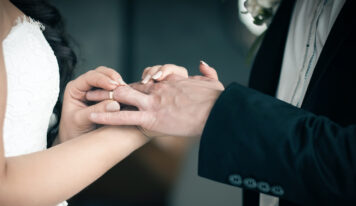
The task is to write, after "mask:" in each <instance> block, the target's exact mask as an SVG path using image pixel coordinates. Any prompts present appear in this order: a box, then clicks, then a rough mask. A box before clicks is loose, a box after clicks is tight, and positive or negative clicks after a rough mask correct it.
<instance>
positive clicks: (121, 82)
mask: <svg viewBox="0 0 356 206" xmlns="http://www.w3.org/2000/svg"><path fill="white" fill-rule="evenodd" d="M119 83H120V84H121V85H127V84H126V82H125V81H124V80H122V79H119Z"/></svg>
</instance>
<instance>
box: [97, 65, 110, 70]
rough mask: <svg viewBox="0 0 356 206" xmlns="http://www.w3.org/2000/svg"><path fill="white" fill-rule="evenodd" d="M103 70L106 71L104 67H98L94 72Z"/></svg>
mask: <svg viewBox="0 0 356 206" xmlns="http://www.w3.org/2000/svg"><path fill="white" fill-rule="evenodd" d="M105 69H108V68H107V67H106V66H98V67H97V68H96V69H95V70H96V71H102V70H105Z"/></svg>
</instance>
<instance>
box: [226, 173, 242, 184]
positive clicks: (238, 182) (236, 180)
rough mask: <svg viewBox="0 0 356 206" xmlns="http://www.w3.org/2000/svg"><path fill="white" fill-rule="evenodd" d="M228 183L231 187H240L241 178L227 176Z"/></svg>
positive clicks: (238, 176)
mask: <svg viewBox="0 0 356 206" xmlns="http://www.w3.org/2000/svg"><path fill="white" fill-rule="evenodd" d="M229 181H230V183H231V184H232V185H235V186H241V184H242V178H241V176H240V175H236V174H234V175H230V176H229Z"/></svg>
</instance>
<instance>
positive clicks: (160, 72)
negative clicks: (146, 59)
mask: <svg viewBox="0 0 356 206" xmlns="http://www.w3.org/2000/svg"><path fill="white" fill-rule="evenodd" d="M162 74H163V72H162V71H159V72H157V73H156V74H155V75H153V76H152V79H158V78H160V77H161V76H162Z"/></svg>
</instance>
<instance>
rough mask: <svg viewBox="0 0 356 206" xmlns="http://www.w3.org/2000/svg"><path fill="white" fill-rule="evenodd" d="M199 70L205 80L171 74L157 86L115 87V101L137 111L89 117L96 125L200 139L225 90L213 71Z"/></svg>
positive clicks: (96, 96) (93, 96)
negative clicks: (138, 128) (122, 126)
mask: <svg viewBox="0 0 356 206" xmlns="http://www.w3.org/2000/svg"><path fill="white" fill-rule="evenodd" d="M200 70H201V71H202V72H203V74H204V75H205V76H204V77H203V76H196V77H190V78H182V77H180V76H175V75H171V76H169V77H168V79H167V80H166V81H162V82H158V83H148V84H145V85H144V84H139V83H135V84H132V85H131V87H130V86H123V87H118V88H116V89H115V90H114V99H115V100H116V101H119V102H121V103H124V104H128V105H133V106H135V107H137V108H138V111H120V112H114V113H92V115H91V116H90V118H91V120H92V121H93V122H96V123H98V124H106V125H139V126H141V127H143V128H144V129H147V130H150V131H154V132H158V133H163V134H167V135H174V136H201V134H202V131H203V128H204V125H205V123H206V121H207V118H208V116H209V113H210V110H211V108H212V107H213V105H214V103H215V101H216V100H217V98H218V97H219V95H220V93H221V92H222V91H223V90H224V87H223V85H222V84H221V83H220V82H219V81H218V80H217V75H216V72H215V70H214V69H212V68H210V67H209V68H208V66H207V65H201V66H200ZM208 74H209V75H210V76H209V75H208ZM207 76H208V77H207ZM211 77H216V78H211ZM107 96H108V94H107V92H105V91H96V92H89V93H87V99H88V100H92V101H100V100H104V98H105V97H107Z"/></svg>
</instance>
